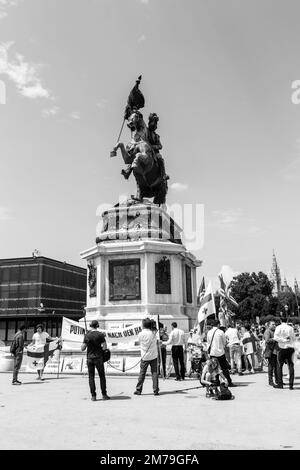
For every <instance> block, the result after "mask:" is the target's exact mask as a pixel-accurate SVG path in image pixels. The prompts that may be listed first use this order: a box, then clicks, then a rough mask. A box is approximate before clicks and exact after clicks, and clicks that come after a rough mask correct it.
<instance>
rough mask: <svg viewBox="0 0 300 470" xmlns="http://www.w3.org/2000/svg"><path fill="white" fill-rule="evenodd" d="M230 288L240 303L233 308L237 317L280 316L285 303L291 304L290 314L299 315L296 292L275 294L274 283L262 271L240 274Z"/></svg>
mask: <svg viewBox="0 0 300 470" xmlns="http://www.w3.org/2000/svg"><path fill="white" fill-rule="evenodd" d="M230 288H231V295H232V296H233V297H234V298H235V300H236V301H237V302H238V303H239V306H238V307H234V308H233V310H234V312H235V314H236V317H237V318H240V319H242V320H255V318H256V317H260V318H261V317H264V318H265V317H267V316H269V315H273V316H279V312H280V311H282V312H284V311H285V309H284V305H288V306H289V310H288V314H289V315H292V314H293V313H294V314H295V315H297V307H296V299H295V294H294V293H293V292H292V291H291V292H287V293H280V294H279V296H278V297H275V296H273V295H272V290H273V283H272V282H271V281H270V280H269V278H268V276H267V275H266V274H265V273H263V272H261V271H260V272H258V273H251V274H250V273H247V272H245V273H242V274H239V275H238V276H236V277H234V278H233V280H232V282H231V284H230ZM299 305H300V302H299Z"/></svg>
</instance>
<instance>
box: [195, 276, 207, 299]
mask: <svg viewBox="0 0 300 470" xmlns="http://www.w3.org/2000/svg"><path fill="white" fill-rule="evenodd" d="M204 294H205V279H204V276H203V277H202V281H201V284H200V287H199V290H198V295H197V304H198V305H201V301H202V299H203V297H204Z"/></svg>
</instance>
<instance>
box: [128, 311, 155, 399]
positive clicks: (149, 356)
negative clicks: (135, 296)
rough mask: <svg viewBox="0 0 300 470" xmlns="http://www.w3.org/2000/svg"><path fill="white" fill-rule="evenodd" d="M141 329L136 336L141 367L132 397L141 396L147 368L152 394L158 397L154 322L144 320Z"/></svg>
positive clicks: (148, 319) (147, 319)
mask: <svg viewBox="0 0 300 470" xmlns="http://www.w3.org/2000/svg"><path fill="white" fill-rule="evenodd" d="M142 325H143V329H142V331H141V332H140V333H139V335H138V340H139V343H140V348H141V366H140V374H139V378H138V383H137V385H136V390H135V392H134V395H141V393H142V390H143V384H144V381H145V377H146V372H147V369H148V366H150V368H151V375H152V383H153V393H154V395H159V388H158V348H157V338H156V332H157V330H156V324H155V322H154V320H150V318H145V319H144V320H143V323H142Z"/></svg>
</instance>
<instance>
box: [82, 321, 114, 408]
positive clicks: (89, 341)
mask: <svg viewBox="0 0 300 470" xmlns="http://www.w3.org/2000/svg"><path fill="white" fill-rule="evenodd" d="M90 327H91V330H90V331H88V332H87V333H86V334H85V335H84V339H83V344H82V345H81V351H85V350H86V349H87V368H88V373H89V385H90V391H91V395H92V398H91V400H92V401H96V385H95V368H96V369H97V371H98V374H99V377H100V387H101V392H102V398H103V400H110V397H109V396H108V395H107V393H106V379H105V370H104V361H103V350H104V349H106V348H107V346H106V340H105V336H104V334H103V333H101V332H100V331H98V330H97V328H99V323H98V321H97V320H93V321H91V323H90Z"/></svg>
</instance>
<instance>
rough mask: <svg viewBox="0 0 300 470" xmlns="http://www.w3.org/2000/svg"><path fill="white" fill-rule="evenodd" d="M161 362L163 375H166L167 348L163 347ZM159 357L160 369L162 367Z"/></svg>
mask: <svg viewBox="0 0 300 470" xmlns="http://www.w3.org/2000/svg"><path fill="white" fill-rule="evenodd" d="M160 350H161V362H162V364H161V365H162V370H163V376H164V377H166V375H167V374H166V362H167V349H166V348H161V349H160ZM158 359H159V361H158V362H159V369H160V357H159V358H158Z"/></svg>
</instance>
